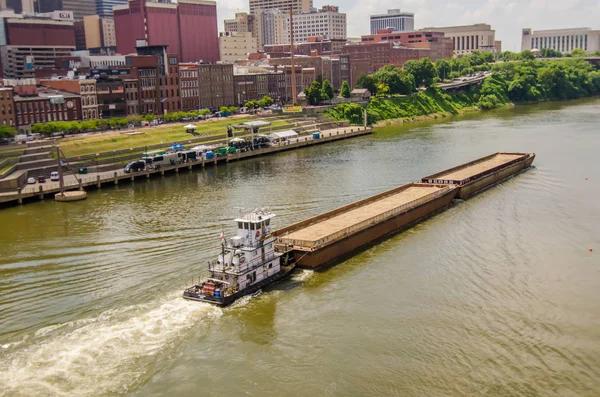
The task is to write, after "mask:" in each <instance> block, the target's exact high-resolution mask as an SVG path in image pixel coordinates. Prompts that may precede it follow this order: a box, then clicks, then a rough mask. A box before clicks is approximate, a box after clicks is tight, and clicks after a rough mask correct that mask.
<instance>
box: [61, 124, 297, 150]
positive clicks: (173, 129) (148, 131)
mask: <svg viewBox="0 0 600 397" xmlns="http://www.w3.org/2000/svg"><path fill="white" fill-rule="evenodd" d="M248 120H249V118H237V119H235V120H232V119H226V120H218V121H212V120H211V121H205V122H198V123H194V124H196V125H197V126H198V129H197V130H196V133H198V134H200V135H204V136H218V135H222V136H223V137H225V134H226V133H227V125H228V124H239V123H244V122H246V121H248ZM287 124H288V123H287V121H284V120H274V121H273V124H272V126H273V127H280V126H284V125H287ZM183 125H184V124H180V125H172V124H170V125H166V126H158V127H146V128H140V129H139V130H138V131H139V132H142V133H143V134H140V135H124V134H121V133H120V132H116V131H111V132H105V133H101V134H93V135H87V136H83V135H78V136H73V137H69V138H65V139H63V140H60V141H58V142H57V144H58V145H60V148H61V149H62V151H63V153H64V154H65V156H67V157H74V156H83V155H86V154H94V153H102V152H110V151H113V150H122V149H131V148H139V147H144V146H151V145H158V144H161V143H163V144H165V147H166V146H168V145H171V144H173V142H179V143H185V142H186V141H188V140H189V139H191V138H192V135H190V134H187V133H186V132H185V130H184V128H183Z"/></svg>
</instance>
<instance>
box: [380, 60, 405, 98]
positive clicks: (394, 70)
mask: <svg viewBox="0 0 600 397" xmlns="http://www.w3.org/2000/svg"><path fill="white" fill-rule="evenodd" d="M373 77H374V79H375V81H376V82H377V90H379V88H380V87H385V86H387V87H388V88H389V90H388V91H387V92H386V94H384V95H387V94H388V93H389V94H401V95H402V94H404V95H406V94H410V93H411V92H413V91H415V79H414V77H413V76H412V75H411V74H409V73H407V72H406V71H405V70H403V69H400V68H399V67H397V66H395V65H386V66H384V67H382V68H380V69H379V70H378V71H377V72H376V73H375V74H374V75H373ZM382 84H383V85H382Z"/></svg>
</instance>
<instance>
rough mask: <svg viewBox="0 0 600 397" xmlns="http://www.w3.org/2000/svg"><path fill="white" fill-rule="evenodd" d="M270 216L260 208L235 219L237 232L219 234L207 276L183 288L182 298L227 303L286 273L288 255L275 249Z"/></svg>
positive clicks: (289, 269) (262, 286)
mask: <svg viewBox="0 0 600 397" xmlns="http://www.w3.org/2000/svg"><path fill="white" fill-rule="evenodd" d="M274 218H275V214H273V213H271V212H270V211H268V210H265V209H262V210H255V211H254V212H252V213H250V214H247V215H246V216H244V217H242V218H239V219H235V220H234V222H235V223H236V225H237V233H236V235H235V236H234V237H231V238H229V239H226V238H225V235H224V234H223V233H221V236H220V238H221V254H220V255H219V256H218V257H217V260H216V261H212V262H209V263H208V271H209V273H210V276H209V277H208V278H206V279H204V280H202V281H201V282H200V283H198V284H195V285H193V286H192V287H189V288H187V289H186V290H185V291H184V293H183V298H184V299H188V300H193V301H199V302H207V303H212V304H215V305H220V306H227V305H230V304H231V303H233V302H235V300H236V299H239V298H241V297H243V296H245V295H249V294H253V293H255V292H257V291H259V290H261V289H262V288H264V287H266V286H268V285H270V284H273V283H275V282H277V281H279V280H281V279H283V278H285V277H286V276H288V275H290V274H291V273H292V271H293V270H294V268H295V264H293V263H288V258H291V256H290V255H288V253H286V252H283V253H281V252H276V251H275V235H274V234H273V232H272V230H271V221H272V220H273V219H274Z"/></svg>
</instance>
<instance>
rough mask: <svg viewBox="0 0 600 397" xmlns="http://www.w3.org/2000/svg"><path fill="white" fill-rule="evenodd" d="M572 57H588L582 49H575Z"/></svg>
mask: <svg viewBox="0 0 600 397" xmlns="http://www.w3.org/2000/svg"><path fill="white" fill-rule="evenodd" d="M571 55H572V56H573V58H583V57H586V56H587V52H586V51H585V50H582V49H581V48H575V49H574V50H573V51H571Z"/></svg>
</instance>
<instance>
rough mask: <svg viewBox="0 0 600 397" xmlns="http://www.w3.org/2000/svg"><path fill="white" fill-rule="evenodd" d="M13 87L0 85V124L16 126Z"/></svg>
mask: <svg viewBox="0 0 600 397" xmlns="http://www.w3.org/2000/svg"><path fill="white" fill-rule="evenodd" d="M14 107H15V104H14V101H13V89H12V87H0V124H2V125H8V126H10V127H16V121H15V120H16V119H15V110H14Z"/></svg>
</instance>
